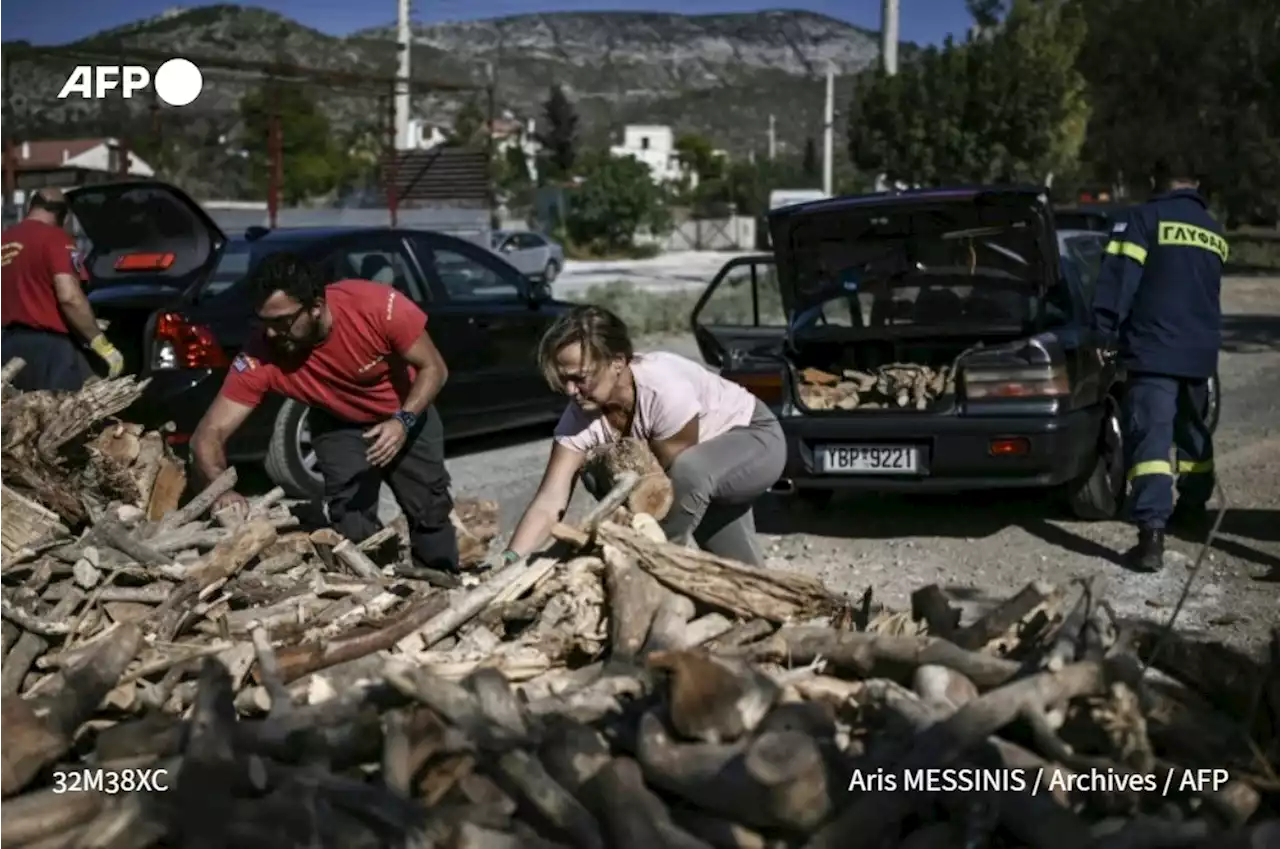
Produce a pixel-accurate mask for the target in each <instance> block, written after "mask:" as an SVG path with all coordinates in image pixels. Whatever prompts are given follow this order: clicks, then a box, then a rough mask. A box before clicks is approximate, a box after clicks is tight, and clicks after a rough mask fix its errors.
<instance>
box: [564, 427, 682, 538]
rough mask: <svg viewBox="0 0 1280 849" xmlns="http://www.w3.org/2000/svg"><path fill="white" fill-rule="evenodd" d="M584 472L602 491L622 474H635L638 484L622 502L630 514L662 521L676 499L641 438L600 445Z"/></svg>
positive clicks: (669, 483) (611, 486)
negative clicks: (642, 515)
mask: <svg viewBox="0 0 1280 849" xmlns="http://www.w3.org/2000/svg"><path fill="white" fill-rule="evenodd" d="M583 471H584V472H586V473H589V474H591V475H592V477H594V478H595V480H596V481H597V485H598V486H600V487H601V488H602V489H604V490H608V489H612V488H613V486H614V484H615V483H616V482H617V480H618V478H619V476H620V475H621V474H622V473H623V472H632V473H634V474H635V475H637V476H638V477H639V482H638V483H637V484H636V487H635V489H634V490H632V491H631V493H630V494H629V495H628V496H627V499H626V502H625V506H626V509H627V510H628V512H630V513H631V514H632V515H636V514H640V513H646V514H648V515H650V516H652V517H654V518H655V519H662V518H664V517H665V516H666V515H667V511H668V510H670V509H671V504H672V502H673V501H674V498H675V495H674V492H673V490H672V489H671V480H670V479H669V478H668V477H667V473H666V472H665V471H664V470H663V468H662V465H661V464H660V463H659V462H658V458H657V457H655V456H654V455H653V452H652V451H651V450H650V449H649V445H648V443H647V442H645V441H644V440H641V439H636V438H634V437H625V438H623V439H620V440H618V441H617V442H610V443H606V444H605V445H602V446H600V447H599V448H597V449H595V450H594V451H593V452H592V453H591V454H590V455H589V456H588V457H587V461H586V463H585V464H584V466H583Z"/></svg>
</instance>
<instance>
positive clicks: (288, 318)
mask: <svg viewBox="0 0 1280 849" xmlns="http://www.w3.org/2000/svg"><path fill="white" fill-rule="evenodd" d="M306 310H307V308H306V307H298V308H297V309H296V310H294V311H293V312H291V313H286V314H285V315H273V316H271V317H270V318H264V317H263V316H260V315H257V316H254V318H253V323H254V324H255V325H257V326H258V327H261V328H262V329H264V330H274V331H276V332H277V333H288V332H289V331H290V330H292V329H293V325H294V322H296V321H297V320H298V316H300V315H302V314H303V313H304V312H306Z"/></svg>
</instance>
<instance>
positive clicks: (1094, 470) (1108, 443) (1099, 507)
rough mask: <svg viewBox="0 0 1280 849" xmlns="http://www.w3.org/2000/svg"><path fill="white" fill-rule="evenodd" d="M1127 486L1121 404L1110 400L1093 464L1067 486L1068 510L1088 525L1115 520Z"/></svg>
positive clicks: (1108, 400)
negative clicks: (1121, 426) (1088, 523)
mask: <svg viewBox="0 0 1280 849" xmlns="http://www.w3.org/2000/svg"><path fill="white" fill-rule="evenodd" d="M1125 484H1126V481H1125V474H1124V451H1123V445H1122V435H1121V430H1120V404H1119V401H1118V400H1117V399H1115V398H1108V399H1107V405H1106V413H1105V415H1104V416H1103V418H1102V429H1101V430H1100V431H1099V433H1098V443H1097V446H1096V447H1095V449H1094V458H1093V465H1092V466H1091V467H1090V468H1089V471H1088V472H1086V473H1085V474H1083V475H1081V476H1080V477H1079V478H1077V479H1076V480H1074V481H1071V482H1070V483H1069V484H1067V485H1066V487H1065V491H1064V494H1065V496H1066V502H1067V507H1068V508H1069V509H1070V510H1071V512H1072V513H1073V514H1074V515H1075V517H1076V518H1077V519H1083V520H1085V521H1087V522H1099V521H1106V520H1108V519H1115V518H1116V517H1117V516H1119V515H1120V508H1121V507H1122V506H1123V505H1124V496H1125Z"/></svg>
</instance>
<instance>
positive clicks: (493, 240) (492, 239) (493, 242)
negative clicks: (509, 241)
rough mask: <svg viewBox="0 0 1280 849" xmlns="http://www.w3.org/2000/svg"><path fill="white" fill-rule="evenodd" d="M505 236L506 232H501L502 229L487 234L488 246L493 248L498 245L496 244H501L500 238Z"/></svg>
mask: <svg viewBox="0 0 1280 849" xmlns="http://www.w3.org/2000/svg"><path fill="white" fill-rule="evenodd" d="M505 238H507V234H506V233H503V232H502V231H500V230H499V231H495V232H494V233H493V234H492V235H490V236H489V246H490V247H493V248H496V247H498V245H501V244H502V240H503V239H505Z"/></svg>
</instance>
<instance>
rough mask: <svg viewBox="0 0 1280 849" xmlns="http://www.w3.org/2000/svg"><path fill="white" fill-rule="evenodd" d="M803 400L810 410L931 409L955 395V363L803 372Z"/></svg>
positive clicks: (894, 364)
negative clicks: (837, 371) (834, 372)
mask: <svg viewBox="0 0 1280 849" xmlns="http://www.w3.org/2000/svg"><path fill="white" fill-rule="evenodd" d="M798 377H799V381H798V383H797V389H798V394H799V396H800V403H801V404H803V405H804V406H805V407H807V408H809V409H811V410H901V409H910V410H929V409H932V408H933V407H934V406H935V405H936V404H937V403H938V402H939V401H940V400H942V399H945V398H947V397H950V396H952V395H954V394H955V384H956V368H955V365H954V364H948V365H944V366H942V367H941V368H933V367H931V366H927V365H923V364H919V363H891V364H889V365H885V366H880V367H878V368H875V369H869V370H863V369H844V370H842V371H841V373H840V374H838V375H837V374H833V373H831V372H828V371H822V370H821V369H815V368H806V369H803V370H802V371H800V373H799V375H798Z"/></svg>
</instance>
